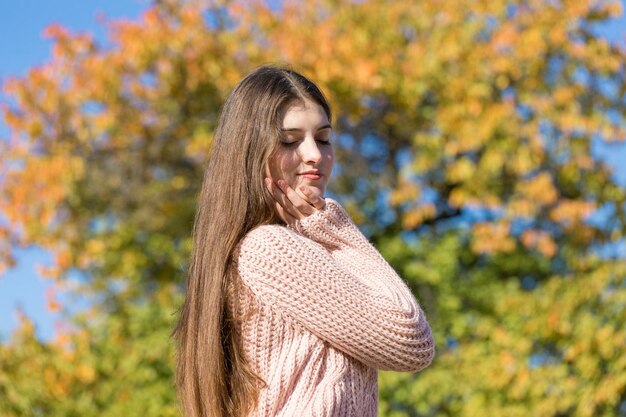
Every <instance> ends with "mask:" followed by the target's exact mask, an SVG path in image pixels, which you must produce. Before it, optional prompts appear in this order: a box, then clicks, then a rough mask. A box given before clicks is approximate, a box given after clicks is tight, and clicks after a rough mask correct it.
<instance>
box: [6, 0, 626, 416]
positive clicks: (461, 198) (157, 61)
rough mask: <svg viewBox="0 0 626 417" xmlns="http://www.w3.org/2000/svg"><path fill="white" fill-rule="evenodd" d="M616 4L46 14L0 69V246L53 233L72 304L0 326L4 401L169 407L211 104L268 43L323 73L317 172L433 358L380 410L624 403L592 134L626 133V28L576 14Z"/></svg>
mask: <svg viewBox="0 0 626 417" xmlns="http://www.w3.org/2000/svg"><path fill="white" fill-rule="evenodd" d="M183 3H185V4H183ZM621 13H622V9H621V5H620V3H618V2H609V1H587V0H585V1H578V0H577V1H574V0H570V1H561V2H543V1H524V2H521V1H520V2H515V1H513V2H504V1H501V0H492V1H460V2H440V1H432V0H430V1H422V2H388V1H382V0H371V1H360V2H337V1H332V0H317V1H314V0H311V1H307V2H284V3H282V4H281V5H278V6H277V5H276V4H275V2H272V4H271V5H268V4H265V3H262V2H253V3H252V4H247V2H234V1H233V2H219V3H217V2H216V3H215V4H210V5H207V4H203V5H200V4H197V3H186V2H181V4H178V3H177V2H176V1H174V0H171V1H164V2H157V3H155V5H154V6H152V7H150V8H149V9H148V10H146V12H145V13H144V15H143V16H142V18H141V19H140V20H139V21H137V22H133V21H116V22H110V23H108V29H109V36H110V38H109V39H108V41H107V42H106V43H104V44H101V43H98V42H97V41H96V40H94V39H93V38H92V37H91V36H90V35H89V34H85V33H69V32H68V31H67V30H65V29H64V28H62V27H59V26H52V27H50V28H48V30H47V34H48V36H50V37H52V38H53V40H54V50H53V56H52V58H51V59H50V61H49V62H48V63H47V64H45V65H43V66H41V67H38V68H34V69H32V70H31V71H30V72H29V73H28V74H27V75H26V76H25V77H24V78H22V79H14V80H10V81H8V82H7V83H5V90H6V91H7V92H8V93H9V94H10V95H11V96H12V97H13V100H14V103H15V104H14V105H11V106H8V107H7V108H5V109H4V117H5V121H6V123H7V124H8V126H9V127H10V129H11V134H12V136H11V138H8V140H7V141H5V142H0V144H2V145H0V146H2V147H3V149H2V150H1V151H2V153H1V155H2V156H1V158H0V173H1V174H0V181H1V183H2V194H1V195H2V197H1V200H0V210H1V213H2V215H3V217H4V219H5V222H4V223H0V228H1V229H0V234H1V235H2V236H3V237H5V240H4V243H3V246H2V247H0V253H1V254H2V256H3V259H4V265H5V266H9V265H11V256H12V254H11V249H12V247H14V246H25V245H30V244H36V245H40V246H42V247H45V248H47V249H48V250H50V251H52V252H53V253H54V254H55V259H56V262H55V264H54V266H52V267H50V268H48V269H46V270H45V271H42V272H43V273H45V274H46V275H47V276H49V277H50V278H51V279H53V280H55V282H56V283H57V285H58V286H59V287H62V288H69V289H71V290H72V291H73V292H74V293H77V294H80V295H81V296H84V297H89V298H90V300H91V301H90V305H91V308H90V309H89V310H88V311H86V312H84V313H81V314H79V315H77V316H75V317H68V329H67V331H66V332H62V333H60V334H59V335H58V339H57V340H56V341H53V342H49V343H47V342H41V341H38V340H37V339H36V338H35V337H34V335H33V332H32V329H31V328H30V326H31V324H30V323H29V322H28V320H26V319H25V320H24V325H23V326H22V327H21V328H20V330H19V331H18V332H17V333H16V334H15V335H14V337H13V339H12V340H11V341H9V342H8V343H6V344H5V345H3V346H0V398H2V400H0V413H2V414H5V415H8V416H18V415H19V416H21V415H59V416H61V415H72V414H79V413H80V415H82V416H89V415H94V416H95V415H98V416H99V415H107V414H110V415H120V414H124V413H126V414H129V413H130V414H137V413H138V410H141V412H142V413H144V414H145V415H155V416H156V415H175V414H176V407H175V405H174V399H173V393H172V383H171V381H170V377H171V364H172V355H173V352H172V347H171V343H170V341H169V340H168V334H169V330H171V326H172V324H173V321H174V319H175V312H176V308H177V306H178V305H179V303H180V299H181V291H182V285H181V284H182V279H183V277H184V269H185V263H186V259H187V255H188V253H189V249H190V248H189V246H190V230H191V222H192V220H193V213H194V210H195V196H196V193H197V190H198V187H199V184H200V179H201V175H202V167H203V164H204V163H205V162H206V155H207V151H208V149H209V147H210V143H211V135H212V131H213V128H214V126H215V122H216V116H217V114H218V112H219V108H220V105H221V103H222V102H223V100H224V98H225V96H226V94H227V93H228V92H229V91H230V89H231V88H232V87H233V86H234V84H235V83H236V82H237V81H238V79H240V78H241V76H242V75H243V74H245V73H246V72H247V71H248V70H250V69H251V68H254V67H255V66H257V65H259V64H262V63H267V62H273V63H286V64H288V65H291V66H292V67H294V68H295V69H297V70H299V71H301V72H303V73H305V74H307V75H309V76H310V77H311V78H312V79H314V80H316V81H317V82H319V83H320V84H321V86H322V87H323V89H324V90H325V92H326V93H327V95H328V96H329V98H330V100H331V102H332V104H333V108H334V111H335V113H336V120H335V122H334V123H335V131H336V135H335V147H336V150H337V167H336V171H335V178H334V182H331V191H332V192H333V193H334V194H335V195H336V196H337V198H338V199H340V200H341V201H342V202H343V203H344V204H345V205H346V207H347V208H348V209H349V211H350V212H351V214H352V215H353V217H354V218H355V220H356V221H357V222H358V223H360V224H361V226H362V228H363V230H364V231H366V232H367V234H368V236H370V238H371V239H372V241H373V242H375V244H376V245H377V247H378V248H379V249H380V250H381V252H382V253H383V255H384V256H385V257H386V258H387V259H388V260H389V261H390V262H391V263H392V264H393V266H394V267H395V268H396V269H397V270H398V271H399V272H400V274H401V275H402V276H403V277H404V278H406V279H407V281H408V282H409V284H410V285H411V286H412V287H413V288H414V289H415V291H416V294H417V296H418V299H419V300H420V302H421V303H422V304H423V305H424V307H425V309H426V312H427V314H428V316H429V321H430V322H431V324H432V327H433V330H434V332H435V339H436V343H437V358H436V359H435V362H434V364H433V365H432V366H431V367H430V368H429V369H428V370H426V371H425V372H423V373H420V374H417V375H412V374H400V373H382V374H381V377H380V382H381V384H380V394H381V404H380V411H381V415H385V416H418V415H419V416H459V415H462V416H473V415H481V416H482V415H490V416H491V415H493V416H528V415H533V416H554V417H556V416H566V415H567V416H570V415H571V416H595V415H601V416H614V415H624V408H625V407H626V356H625V355H624V354H623V352H624V351H625V349H626V328H625V323H626V284H625V277H626V263H625V261H624V259H623V258H622V257H620V256H618V254H617V253H615V252H614V251H612V248H613V247H614V245H615V244H616V243H618V242H620V241H622V240H623V238H624V233H625V221H624V220H625V210H626V204H625V198H626V196H625V192H624V188H623V186H620V184H617V183H616V181H615V179H614V177H613V176H612V172H611V169H610V167H608V166H607V165H606V164H604V163H603V162H602V161H601V160H600V159H599V158H597V156H596V155H594V152H593V150H594V146H595V145H596V144H597V143H598V142H605V143H615V144H616V145H615V146H617V144H619V143H623V141H624V140H626V123H625V120H624V119H625V117H624V115H625V114H624V113H625V109H626V106H625V105H624V104H625V100H626V98H625V90H626V68H625V62H626V61H625V59H624V58H625V54H626V50H625V48H624V45H623V44H621V45H612V44H609V43H608V42H607V41H605V40H603V39H602V38H600V37H599V36H598V35H597V34H596V31H595V25H598V24H601V23H602V22H604V21H606V20H607V19H610V18H613V17H616V16H618V15H620V14H621ZM76 271H79V272H80V273H81V276H82V277H84V278H82V279H81V280H76V279H70V272H76ZM22 364H26V365H22ZM33 374H34V375H43V379H39V380H38V381H37V383H36V384H33V383H32V375H33Z"/></svg>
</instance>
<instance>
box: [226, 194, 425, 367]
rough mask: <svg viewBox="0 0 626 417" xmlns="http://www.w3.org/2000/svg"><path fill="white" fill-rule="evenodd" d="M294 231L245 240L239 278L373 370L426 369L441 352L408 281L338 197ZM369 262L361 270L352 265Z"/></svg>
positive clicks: (255, 233) (268, 231)
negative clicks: (437, 348)
mask: <svg viewBox="0 0 626 417" xmlns="http://www.w3.org/2000/svg"><path fill="white" fill-rule="evenodd" d="M326 201H327V205H326V208H325V209H324V210H320V211H318V212H316V213H315V214H313V215H311V216H308V217H307V218H305V219H303V220H302V221H300V222H298V223H297V224H296V226H295V230H292V229H291V228H287V227H283V226H277V225H264V226H260V227H257V228H256V229H254V230H252V231H250V232H249V233H248V234H247V235H246V237H245V238H244V239H243V241H242V242H241V246H240V249H239V253H238V266H237V268H238V272H239V274H240V276H241V278H242V280H243V281H244V283H245V284H246V285H247V286H248V287H249V288H250V289H251V290H252V291H253V293H255V295H256V296H257V297H258V298H259V300H261V301H262V302H264V303H266V304H268V305H270V306H271V308H274V309H277V310H280V312H281V314H282V315H283V316H286V317H287V318H289V319H290V320H293V321H295V322H297V323H298V324H300V325H301V326H303V327H305V328H307V329H308V330H309V331H310V332H311V333H313V334H315V335H316V336H318V337H319V338H321V339H323V340H325V341H327V342H328V343H330V344H331V345H332V346H334V347H335V348H337V349H339V350H341V351H343V352H344V353H346V354H348V355H350V356H352V357H354V358H356V359H358V360H360V361H361V362H363V363H365V364H366V365H368V366H370V367H373V368H378V369H386V370H396V371H413V372H415V371H419V370H422V369H424V368H425V367H427V366H428V365H429V364H430V363H431V361H432V359H433V357H434V354H435V347H434V340H433V337H432V334H431V330H430V326H429V324H428V322H427V321H426V317H425V315H424V312H423V310H422V309H421V308H420V306H419V304H418V302H417V300H416V299H415V297H414V296H413V294H412V293H411V291H410V289H409V288H408V286H407V285H406V283H405V282H404V281H403V280H402V279H401V278H400V277H399V276H398V275H397V274H396V273H395V271H394V270H393V268H391V266H389V264H387V262H386V261H385V260H384V259H383V258H382V256H381V255H380V254H379V253H378V251H376V249H375V248H374V247H373V246H372V245H371V244H370V243H369V242H368V241H367V239H366V238H365V237H364V236H363V235H362V234H361V232H360V231H359V230H358V228H357V227H356V226H355V225H354V223H353V222H352V220H351V219H350V217H349V216H348V214H347V213H346V212H345V210H343V208H341V206H340V205H339V204H338V203H337V202H335V201H334V200H331V199H326ZM359 258H360V259H361V260H362V261H363V262H362V264H363V265H366V267H361V268H358V270H355V268H354V265H355V263H353V262H351V263H348V264H346V260H347V259H351V260H355V259H356V260H357V261H358V259H359Z"/></svg>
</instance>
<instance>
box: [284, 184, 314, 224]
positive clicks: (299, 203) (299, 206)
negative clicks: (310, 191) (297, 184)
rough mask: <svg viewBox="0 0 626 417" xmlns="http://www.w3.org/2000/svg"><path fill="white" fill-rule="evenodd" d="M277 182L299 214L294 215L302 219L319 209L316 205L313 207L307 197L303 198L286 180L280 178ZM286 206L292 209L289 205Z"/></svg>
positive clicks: (291, 211)
mask: <svg viewBox="0 0 626 417" xmlns="http://www.w3.org/2000/svg"><path fill="white" fill-rule="evenodd" d="M277 183H278V186H279V187H280V189H281V191H282V192H283V194H285V195H286V196H287V198H288V199H289V202H290V203H291V205H292V206H293V208H295V211H297V214H296V216H294V217H296V218H298V219H301V218H304V217H306V216H310V215H311V214H313V213H315V212H316V211H317V210H316V209H315V207H313V206H312V205H311V204H310V203H309V202H308V201H307V200H306V199H304V198H302V197H301V196H300V195H299V194H298V193H297V192H296V191H295V190H294V189H293V188H291V187H290V186H289V184H287V182H286V181H285V180H278V181H277ZM285 208H287V209H288V210H289V209H290V207H288V206H286V207H285ZM289 212H290V213H293V212H294V210H293V209H292V210H289Z"/></svg>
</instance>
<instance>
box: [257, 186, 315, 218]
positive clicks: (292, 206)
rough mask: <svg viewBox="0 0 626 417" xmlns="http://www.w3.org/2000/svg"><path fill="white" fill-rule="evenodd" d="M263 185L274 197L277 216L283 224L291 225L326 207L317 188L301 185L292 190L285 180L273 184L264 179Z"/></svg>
mask: <svg viewBox="0 0 626 417" xmlns="http://www.w3.org/2000/svg"><path fill="white" fill-rule="evenodd" d="M265 185H266V186H267V189H268V190H269V191H270V194H272V197H274V200H275V202H276V212H277V213H278V216H279V217H280V218H281V219H282V221H284V222H285V224H288V225H293V224H295V222H296V221H298V220H301V219H304V218H305V217H307V216H310V215H311V214H313V213H315V212H317V211H318V210H322V209H324V207H326V200H324V197H323V196H322V194H321V192H320V191H319V189H318V188H315V187H310V186H308V185H305V184H301V185H299V186H298V187H297V188H296V189H295V190H294V189H293V188H291V187H290V186H289V184H287V182H286V181H285V180H282V179H280V180H278V181H276V183H274V182H272V180H271V179H269V178H265Z"/></svg>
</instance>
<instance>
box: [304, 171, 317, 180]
mask: <svg viewBox="0 0 626 417" xmlns="http://www.w3.org/2000/svg"><path fill="white" fill-rule="evenodd" d="M298 176H299V177H303V178H306V179H309V180H319V179H320V178H322V173H320V172H313V171H310V172H303V173H301V174H298Z"/></svg>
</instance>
